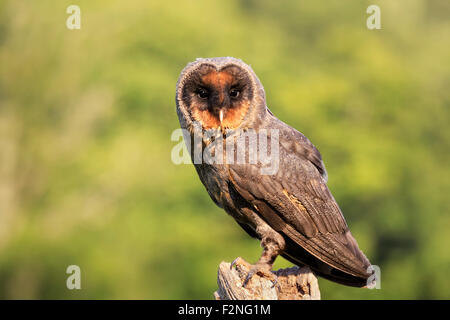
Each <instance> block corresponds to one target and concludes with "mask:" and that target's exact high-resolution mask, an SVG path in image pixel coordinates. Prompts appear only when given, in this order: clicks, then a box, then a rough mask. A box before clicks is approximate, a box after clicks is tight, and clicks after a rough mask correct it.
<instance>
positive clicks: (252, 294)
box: [214, 258, 320, 300]
mask: <svg viewBox="0 0 450 320" xmlns="http://www.w3.org/2000/svg"><path fill="white" fill-rule="evenodd" d="M235 265H236V268H232V267H231V264H230V263H228V262H221V263H220V265H219V270H218V273H217V284H218V286H219V289H218V290H217V291H216V292H214V297H215V298H216V300H320V291H319V284H318V282H317V278H316V276H315V275H314V273H313V272H312V271H311V269H309V268H308V267H302V268H299V267H296V266H295V267H292V268H287V269H280V270H278V271H273V272H272V273H273V274H274V275H275V276H276V278H277V281H276V283H275V285H274V283H273V281H272V280H271V279H269V278H268V277H267V276H264V275H260V274H255V275H254V276H253V277H252V278H251V279H250V281H249V282H248V283H247V284H246V285H245V286H244V285H243V284H244V281H245V279H246V277H247V274H248V272H249V271H250V268H251V267H252V266H251V265H250V264H249V263H248V262H246V261H245V260H244V259H242V258H238V259H236V260H235Z"/></svg>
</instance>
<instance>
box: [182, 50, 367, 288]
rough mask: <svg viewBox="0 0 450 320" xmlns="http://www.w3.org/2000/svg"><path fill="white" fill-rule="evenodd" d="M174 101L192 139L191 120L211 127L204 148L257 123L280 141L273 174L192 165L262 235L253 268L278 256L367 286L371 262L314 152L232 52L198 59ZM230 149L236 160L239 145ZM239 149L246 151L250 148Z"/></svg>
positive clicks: (253, 167)
mask: <svg viewBox="0 0 450 320" xmlns="http://www.w3.org/2000/svg"><path fill="white" fill-rule="evenodd" d="M176 104H177V113H178V117H179V120H180V125H181V127H182V128H183V129H187V130H188V131H189V133H190V135H191V136H192V138H194V137H193V136H194V135H198V134H199V132H198V131H196V130H194V124H195V123H199V125H200V126H201V127H202V129H203V130H217V132H218V134H219V136H220V137H222V138H223V140H220V139H219V140H218V139H217V137H218V136H217V135H216V138H215V139H211V137H210V136H209V137H206V138H205V137H204V136H202V140H201V141H202V147H203V148H205V147H207V146H211V145H212V144H214V141H215V143H223V145H225V144H226V143H227V141H228V142H229V141H230V139H233V140H232V142H233V143H235V142H236V139H237V138H238V137H240V136H242V135H245V134H246V132H248V131H249V130H253V131H254V132H256V133H260V132H263V131H264V130H263V129H265V130H267V132H268V136H267V139H268V141H270V142H272V141H276V142H277V143H278V146H279V157H278V158H277V159H275V160H276V161H278V162H277V165H278V170H277V171H276V172H274V173H273V174H262V173H261V172H262V171H261V169H263V168H264V167H265V166H267V164H266V163H262V162H258V163H249V162H248V161H247V162H246V163H243V164H237V163H227V162H224V163H223V164H222V163H205V162H203V163H196V164H195V168H196V170H197V172H198V175H199V177H200V180H201V181H202V183H203V184H204V185H205V187H206V189H207V191H208V193H209V195H210V196H211V198H212V199H213V201H214V202H215V203H216V204H217V205H218V206H219V207H221V208H223V209H224V210H225V211H226V212H227V213H228V214H230V215H231V216H232V217H233V218H234V219H235V220H236V221H237V222H238V223H239V225H240V226H241V227H242V228H243V229H244V230H245V231H246V232H247V233H249V234H250V235H251V236H253V237H255V238H258V239H260V240H261V245H262V247H263V253H262V256H261V259H260V260H259V261H258V263H257V264H256V268H267V269H271V267H272V264H273V262H274V261H275V258H276V257H277V256H278V255H282V256H283V257H285V258H286V259H287V260H289V261H291V262H292V263H294V264H296V265H299V266H302V265H307V266H309V267H310V268H311V269H312V270H313V271H314V272H315V273H317V274H318V275H319V276H322V277H324V278H327V279H329V280H332V281H335V282H339V283H342V284H345V285H350V286H358V287H362V286H366V285H367V279H368V278H369V276H370V275H371V274H369V273H368V272H367V268H368V267H369V266H370V262H369V260H368V259H367V258H366V256H365V255H364V254H363V253H362V251H361V250H360V249H359V247H358V245H357V243H356V240H355V239H354V237H353V236H352V234H351V233H350V230H349V228H348V226H347V223H346V221H345V219H344V217H343V215H342V212H341V210H340V209H339V206H338V205H337V203H336V201H335V199H334V198H333V196H332V194H331V193H330V191H329V189H328V187H327V184H326V182H327V172H326V170H325V166H324V164H323V161H322V157H321V155H320V153H319V151H318V150H317V149H316V148H315V147H314V145H313V144H312V143H311V142H310V141H309V140H308V139H307V138H306V137H305V136H304V135H303V134H302V133H300V132H298V131H297V130H295V129H293V128H292V127H290V126H288V125H287V124H285V123H283V122H282V121H280V120H279V119H278V118H276V117H275V116H274V115H273V114H272V113H271V112H270V110H269V109H268V108H267V106H266V100H265V93H264V89H263V86H262V85H261V83H260V81H259V79H258V78H257V76H256V74H255V73H254V72H253V70H252V69H251V68H250V67H249V66H248V65H246V64H245V63H244V62H242V61H241V60H238V59H235V58H230V57H225V58H210V59H197V60H196V61H195V62H193V63H190V64H188V65H187V66H186V68H185V69H184V70H183V71H182V73H181V75H180V78H179V80H178V83H177V89H176ZM273 132H277V136H275V135H274V133H273ZM200 133H201V131H200ZM275 138H277V139H278V140H274V139H275ZM191 141H194V139H191ZM270 142H268V145H270ZM188 147H193V144H188ZM259 148H260V146H259V145H258V148H257V151H260V149H259ZM213 150H217V146H215V147H214V148H213ZM272 150H275V149H273V148H272ZM213 152H214V151H213ZM233 152H234V155H233V156H234V158H233V159H235V158H236V156H237V155H238V151H237V148H235V149H234V151H233ZM245 152H246V156H247V157H248V156H249V154H248V152H249V151H248V149H247V150H246V151H245ZM246 159H248V158H246Z"/></svg>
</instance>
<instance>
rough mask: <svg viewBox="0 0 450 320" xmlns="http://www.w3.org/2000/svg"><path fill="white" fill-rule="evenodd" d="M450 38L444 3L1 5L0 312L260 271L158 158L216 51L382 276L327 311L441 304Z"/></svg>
mask: <svg viewBox="0 0 450 320" xmlns="http://www.w3.org/2000/svg"><path fill="white" fill-rule="evenodd" d="M70 4H77V5H79V6H80V8H81V29H80V30H68V29H67V27H66V19H67V18H68V16H69V15H68V14H67V13H66V8H67V6H68V5H70ZM370 4H377V5H379V6H380V8H381V26H382V29H381V30H369V29H368V28H367V27H366V19H367V18H368V16H369V15H368V14H367V13H366V9H367V7H368V6H369V5H370ZM449 39H450V2H449V1H446V0H442V1H437V0H434V1H432V0H429V1H426V0H401V1H400V0H399V1H387V0H385V1H380V0H373V1H350V0H346V1H342V0H335V1H289V2H284V1H270V0H246V1H236V0H234V1H207V0H205V1H194V0H190V1H187V0H186V1H185V0H183V1H144V0H142V1H137V0H127V1H118V0H116V1H87V0H76V1H49V0H46V1H44V0H42V1H41V0H40V1H17V0H15V1H0V298H10V299H15V298H22V299H28V298H42V299H49V298H52V299H60V298H61V299H72V298H76V299H85V298H96V299H104V298H112V299H116V298H120V299H131V298H133V299H212V293H213V291H215V290H216V288H217V284H216V272H217V267H218V265H219V263H220V262H221V261H222V260H224V261H231V260H233V259H234V258H235V257H237V256H242V257H243V258H245V259H246V260H248V261H250V262H255V261H256V260H257V259H258V256H259V254H260V252H261V248H260V247H259V243H258V242H257V241H256V240H254V239H251V238H249V237H248V236H247V235H246V234H245V232H244V231H243V230H241V229H240V227H239V226H238V225H237V224H236V223H235V222H234V221H233V219H232V218H230V217H228V216H227V215H226V214H225V212H223V211H222V210H221V209H219V208H218V207H216V206H215V205H214V204H213V202H212V201H211V200H210V198H209V196H208V195H207V193H206V192H205V190H204V187H203V186H202V185H201V183H200V181H199V179H198V177H197V175H196V172H195V170H194V168H193V166H192V165H178V166H177V165H175V164H173V163H172V161H171V150H172V148H173V147H174V146H175V145H176V142H173V141H171V140H170V136H171V133H172V132H173V130H175V129H177V128H178V127H179V124H178V119H177V116H176V113H175V84H176V81H177V78H178V75H179V73H180V71H181V70H182V68H183V67H184V66H185V65H186V64H187V63H188V62H190V61H193V60H195V58H197V57H213V56H234V57H238V58H241V59H242V60H244V61H245V62H247V63H248V64H251V66H252V67H253V69H254V70H255V72H256V73H257V74H258V76H259V78H260V80H261V82H262V83H263V85H264V86H265V89H266V94H267V103H268V106H269V108H270V109H271V110H272V111H273V112H274V114H275V115H276V116H277V117H279V118H280V119H281V120H283V121H285V122H286V123H288V124H289V125H291V126H293V127H295V128H296V129H298V130H299V131H301V132H303V133H304V134H305V135H306V136H307V137H308V138H309V139H310V140H311V141H312V142H313V143H314V144H315V145H316V146H317V147H318V149H319V150H320V151H321V153H322V155H323V158H324V160H325V164H326V166H327V169H328V173H329V186H330V189H331V191H332V193H333V194H334V196H335V198H336V200H337V201H338V203H339V205H340V206H341V208H342V210H343V212H344V215H345V217H346V219H347V222H348V224H349V226H350V229H351V230H352V233H353V234H354V236H355V237H356V239H357V240H358V243H359V245H360V247H361V248H362V249H363V251H364V252H365V253H366V255H367V256H368V257H369V259H370V261H371V262H372V263H373V264H376V265H379V266H380V268H381V290H367V289H357V288H349V287H344V286H341V285H338V284H334V283H331V282H329V281H327V280H324V279H320V280H319V281H320V282H319V284H320V288H321V293H322V298H323V299H353V298H356V299H381V298H386V299H403V298H414V299H416V298H441V299H442V298H450V277H449V273H450V250H449V245H450V232H449V231H450V230H449V229H450V216H449V200H448V197H449V191H450V190H449V179H450V171H449V160H450V157H449V145H450V133H449V129H448V125H449V118H450V117H449V116H450V114H449V108H450V94H449V91H450V42H449ZM72 264H75V265H78V266H80V268H81V273H82V280H81V286H82V289H81V290H68V289H67V288H66V279H67V277H68V275H67V274H66V273H65V271H66V268H67V267H68V266H69V265H72ZM289 265H290V264H289V263H287V262H286V261H285V260H283V259H282V258H280V259H278V260H277V263H276V265H275V268H280V267H285V266H289Z"/></svg>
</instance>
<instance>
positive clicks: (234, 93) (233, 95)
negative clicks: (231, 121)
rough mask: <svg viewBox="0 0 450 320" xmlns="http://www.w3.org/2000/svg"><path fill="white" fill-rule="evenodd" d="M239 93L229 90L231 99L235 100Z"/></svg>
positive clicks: (235, 90) (236, 90)
mask: <svg viewBox="0 0 450 320" xmlns="http://www.w3.org/2000/svg"><path fill="white" fill-rule="evenodd" d="M240 93H241V91H239V90H238V89H235V88H234V89H231V90H230V97H232V98H237V97H239V94H240Z"/></svg>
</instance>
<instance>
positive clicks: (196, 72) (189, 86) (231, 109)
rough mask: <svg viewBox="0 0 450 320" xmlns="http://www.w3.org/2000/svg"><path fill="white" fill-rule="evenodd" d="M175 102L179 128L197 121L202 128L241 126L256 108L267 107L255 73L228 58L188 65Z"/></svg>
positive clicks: (208, 59)
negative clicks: (180, 123) (180, 125)
mask: <svg viewBox="0 0 450 320" xmlns="http://www.w3.org/2000/svg"><path fill="white" fill-rule="evenodd" d="M176 103H177V111H178V115H179V117H180V122H182V127H183V124H184V126H185V127H189V125H191V123H192V122H195V121H197V122H199V123H200V124H201V125H202V127H203V128H204V129H215V128H224V129H236V128H239V127H242V125H243V124H244V123H245V122H246V120H247V118H249V117H251V115H252V114H254V113H255V112H256V111H257V110H255V109H265V108H266V105H265V96H264V89H263V87H262V85H261V83H260V82H259V80H258V78H257V76H256V74H255V73H254V72H253V70H252V69H251V68H250V66H248V65H246V64H245V63H244V62H242V61H241V60H239V59H235V58H231V57H224V58H207V59H197V60H196V61H194V62H192V63H190V64H188V65H187V66H186V67H185V68H184V70H183V71H182V72H181V75H180V78H179V79H178V83H177V91H176ZM183 122H184V123H183Z"/></svg>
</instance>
